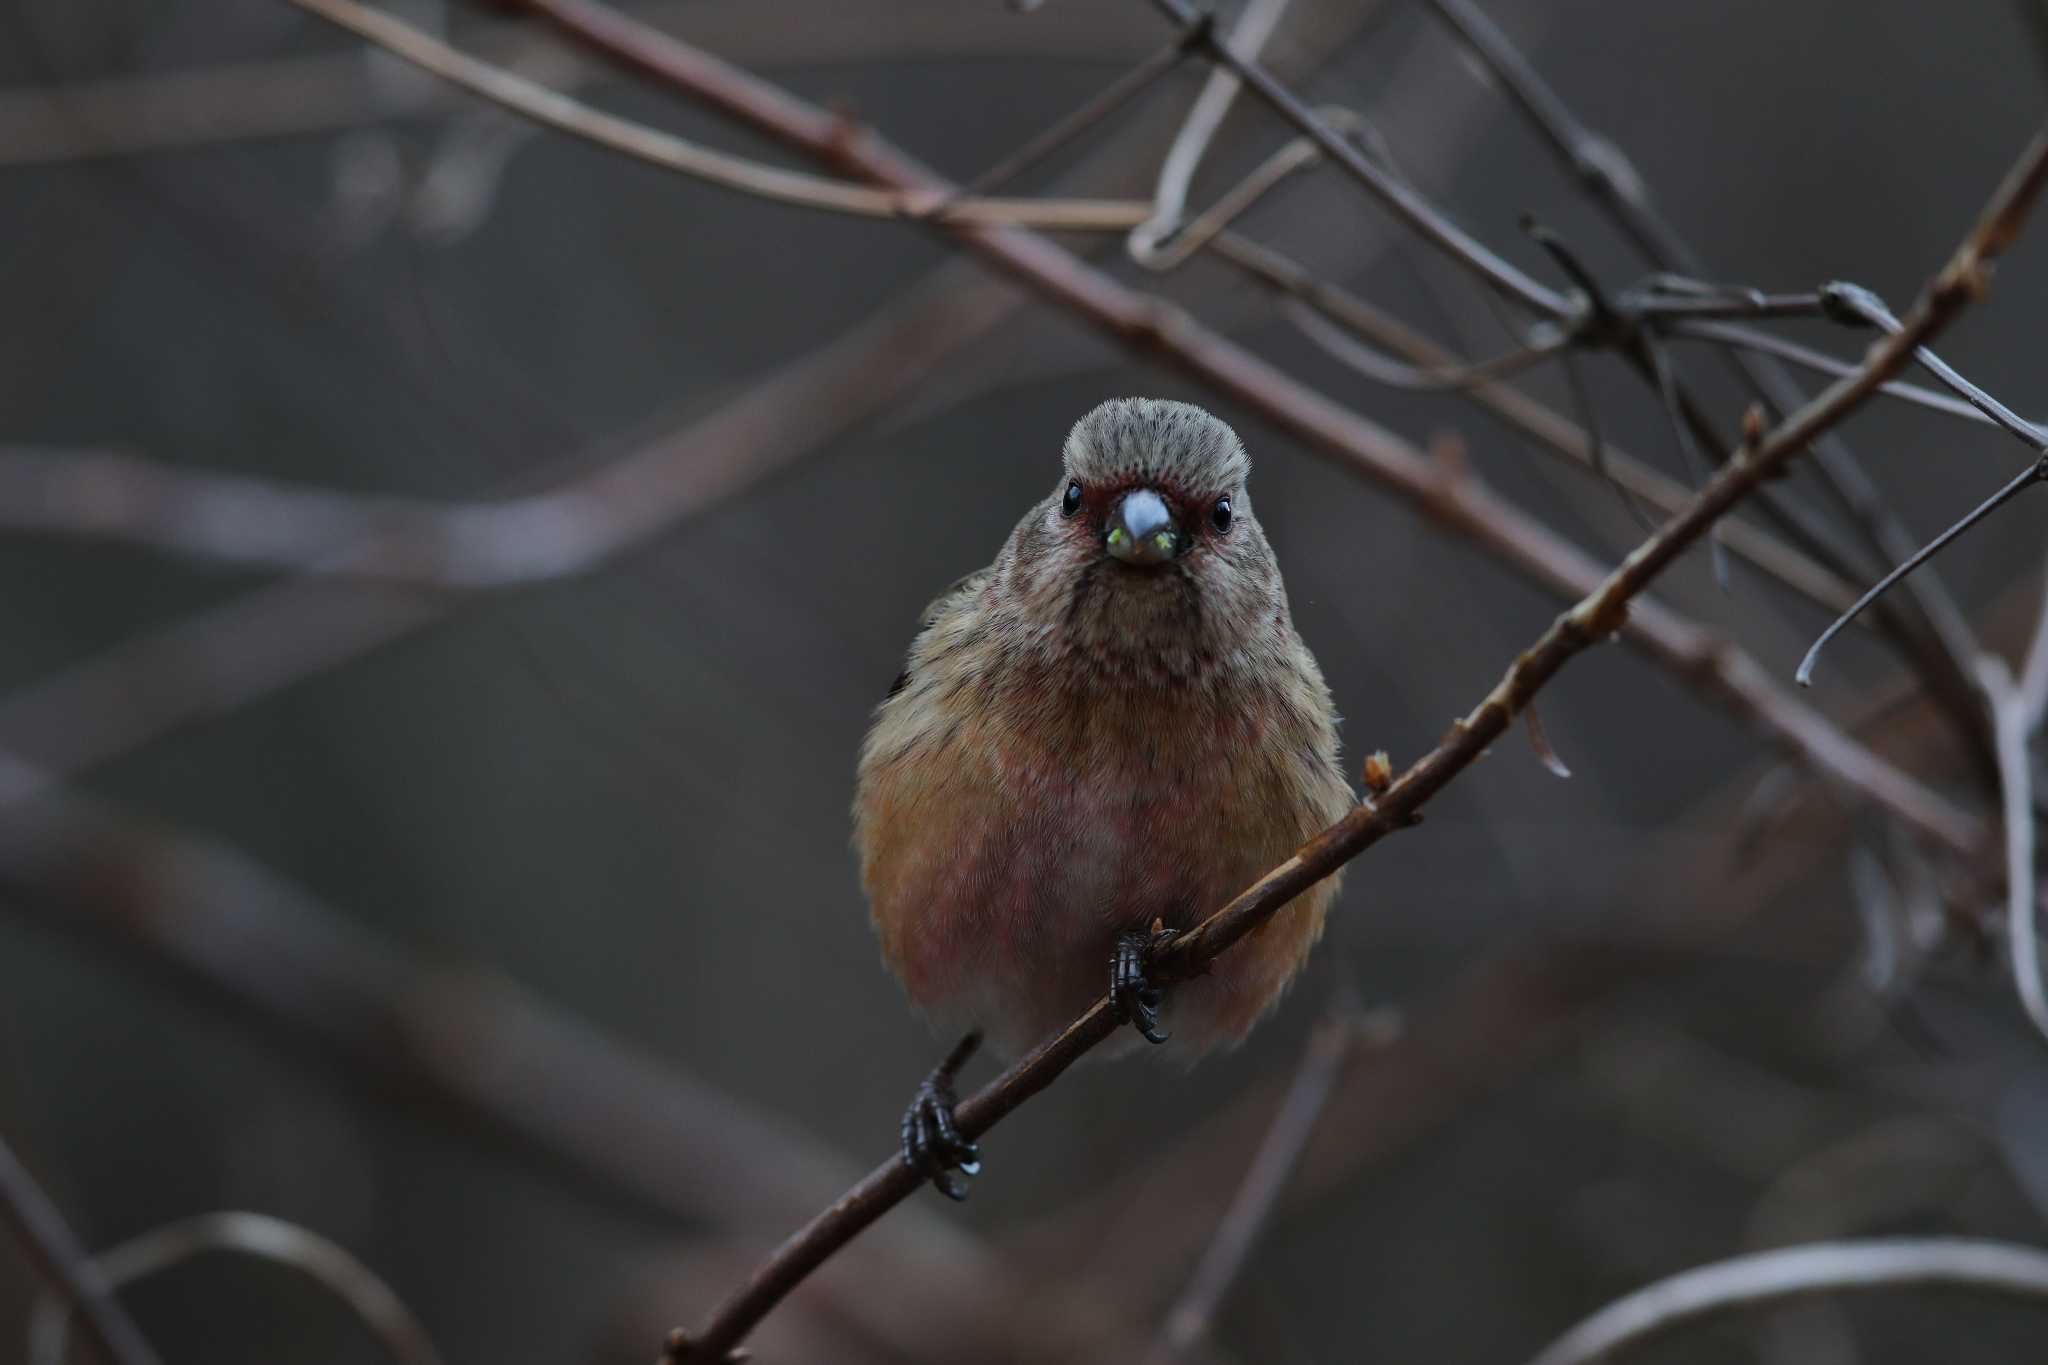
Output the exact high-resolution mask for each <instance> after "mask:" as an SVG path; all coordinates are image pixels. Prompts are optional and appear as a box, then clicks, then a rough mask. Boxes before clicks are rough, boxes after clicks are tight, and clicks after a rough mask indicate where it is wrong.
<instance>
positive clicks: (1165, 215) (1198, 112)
mask: <svg viewBox="0 0 2048 1365" xmlns="http://www.w3.org/2000/svg"><path fill="white" fill-rule="evenodd" d="M1288 3H1289V0H1252V3H1250V4H1248V5H1246V6H1245V8H1244V11H1243V12H1242V13H1241V14H1239V15H1238V18H1237V23H1236V24H1235V25H1234V26H1232V28H1231V31H1230V37H1229V39H1228V40H1227V41H1229V43H1230V44H1231V45H1232V46H1233V47H1235V48H1237V49H1239V50H1241V51H1243V52H1244V54H1245V55H1246V56H1247V57H1256V56H1257V55H1258V52H1259V49H1260V48H1262V47H1264V46H1265V43H1266V39H1268V38H1270V37H1271V36H1272V35H1273V29H1274V28H1275V27H1276V26H1277V25H1278V24H1279V22H1280V16H1281V14H1282V13H1283V12H1285V10H1286V9H1287V6H1288ZM1215 22H1216V20H1215V16H1214V15H1208V16H1205V17H1204V18H1203V20H1202V22H1201V23H1199V24H1197V25H1196V26H1194V27H1192V28H1188V29H1184V30H1183V31H1182V32H1181V33H1180V34H1179V36H1178V37H1177V38H1176V39H1175V41H1174V45H1175V47H1176V48H1179V49H1180V50H1183V51H1186V50H1189V49H1191V48H1194V47H1199V46H1200V45H1201V44H1202V43H1203V42H1205V41H1206V40H1207V39H1208V38H1209V37H1210V36H1211V35H1212V33H1213V32H1214V27H1215ZM1241 85H1242V82H1240V81H1239V80H1238V79H1237V78H1236V77H1235V76H1234V75H1232V74H1231V73H1230V72H1228V71H1225V70H1223V69H1221V68H1212V69H1211V70H1210V72H1209V79H1208V80H1206V81H1204V82H1203V83H1202V91H1201V93H1200V94H1199V95H1197V96H1195V102H1194V103H1193V104H1191V105H1189V106H1188V113H1187V117H1186V118H1185V119H1183V120H1181V125H1180V131H1179V132H1177V133H1175V134H1174V137H1173V142H1172V144H1171V145H1170V146H1168V147H1167V149H1166V155H1165V156H1164V157H1163V158H1161V160H1160V163H1159V178H1158V181H1157V183H1156V184H1155V186H1154V188H1153V191H1152V212H1151V213H1150V214H1149V215H1148V216H1147V217H1146V219H1145V221H1144V222H1142V223H1140V224H1138V225H1137V226H1136V227H1134V228H1132V229H1131V232H1130V236H1129V237H1128V238H1126V239H1125V246H1126V249H1127V250H1129V252H1130V254H1131V258H1132V259H1133V260H1135V261H1137V262H1138V263H1139V264H1140V265H1144V266H1150V267H1152V268H1154V269H1158V268H1162V267H1165V266H1168V265H1171V264H1178V263H1179V262H1178V259H1175V260H1172V261H1168V260H1164V259H1162V251H1163V249H1164V247H1165V244H1166V243H1167V242H1169V241H1170V240H1171V239H1172V238H1173V236H1174V234H1176V233H1178V232H1179V231H1180V230H1181V226H1182V223H1183V222H1184V220H1185V218H1186V215H1187V207H1188V190H1189V188H1190V187H1191V186H1192V185H1193V184H1194V179H1195V171H1196V170H1197V169H1198V168H1199V167H1200V166H1201V164H1202V158H1203V157H1204V156H1205V155H1207V154H1208V151H1209V143H1210V142H1211V141H1212V140H1213V139H1214V138H1215V136H1216V131H1217V130H1218V129H1219V128H1221V127H1222V126H1223V120H1224V119H1226V118H1227V117H1229V115H1230V106H1231V105H1232V104H1233V103H1235V102H1236V100H1237V92H1238V89H1239V88H1240V86H1241ZM1175 255H1176V257H1180V258H1184V256H1185V253H1184V252H1180V253H1175Z"/></svg>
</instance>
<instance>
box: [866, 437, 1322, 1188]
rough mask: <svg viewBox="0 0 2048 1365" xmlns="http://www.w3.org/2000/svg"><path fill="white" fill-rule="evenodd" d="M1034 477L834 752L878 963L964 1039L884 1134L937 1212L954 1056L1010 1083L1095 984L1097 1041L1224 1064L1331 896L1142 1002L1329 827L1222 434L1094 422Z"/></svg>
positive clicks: (1289, 645) (1287, 632) (1315, 931)
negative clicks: (996, 1053) (1268, 877)
mask: <svg viewBox="0 0 2048 1365" xmlns="http://www.w3.org/2000/svg"><path fill="white" fill-rule="evenodd" d="M1062 465H1063V467H1062V469H1061V473H1060V481H1059V484H1058V485H1057V486H1056V487H1055V488H1054V489H1053V491H1052V493H1051V494H1050V495H1049V496H1048V497H1047V498H1046V499H1045V500H1044V501H1043V502H1040V503H1038V504H1037V505H1036V506H1034V507H1032V508H1031V510H1030V511H1028V512H1026V513H1025V514H1024V519H1023V520H1022V521H1020V522H1018V523H1017V529H1016V530H1015V531H1013V532H1012V533H1011V534H1010V538H1009V540H1008V542H1007V543H1006V544H1005V545H1004V546H1003V549H1002V553H1001V554H999V555H998V556H997V557H996V561H995V563H994V564H992V565H990V566H989V567H988V568H986V569H983V570H981V571H980V572H978V573H973V574H969V575H968V576H967V577H965V578H963V579H961V580H960V581H959V582H957V583H955V584H954V585H953V586H952V587H951V588H950V589H948V590H947V591H946V592H945V594H944V595H943V596H941V597H940V598H939V599H938V600H937V601H936V602H934V603H932V605H931V606H930V608H929V609H928V610H927V611H926V613H925V618H924V622H923V625H922V626H921V628H920V629H919V630H918V633H917V637H916V639H915V640H914V641H913V642H912V644H911V647H910V659H909V663H908V665H907V666H906V667H905V669H904V671H903V673H902V674H901V675H900V676H899V677H898V678H897V679H896V682H895V685H894V686H893V687H891V688H890V689H889V695H888V697H887V698H886V699H885V700H884V701H883V702H882V704H881V706H880V707H879V708H878V709H877V710H876V712H875V718H874V723H873V726H872V727H871V728H870V730H869V731H868V736H867V741H866V743H865V744H864V745H863V746H862V749H861V757H860V775H859V783H858V792H857V795H856V797H855V800H854V845H855V848H856V849H857V850H858V852H859V855H860V870H861V881H862V884H863V886H864V887H865V889H866V891H867V897H868V904H869V909H870V912H871V915H872V918H873V922H874V927H875V931H876V933H877V935H878V936H879V937H880V939H881V948H882V956H883V959H884V960H885V961H886V962H887V964H888V966H889V968H890V970H891V971H893V972H894V973H895V974H896V976H897V977H898V978H899V979H900V980H901V981H902V983H903V986H904V989H905V991H906V992H907V994H908V995H909V997H910V1000H911V1003H912V1004H913V1005H915V1006H917V1007H918V1008H919V1009H921V1010H922V1011H924V1012H925V1013H926V1015H927V1016H928V1017H930V1018H931V1019H932V1020H933V1021H934V1022H935V1023H937V1024H939V1025H940V1026H941V1027H946V1028H949V1029H951V1028H964V1029H966V1030H967V1033H966V1035H965V1037H963V1038H962V1040H961V1043H960V1045H959V1046H958V1047H956V1048H955V1049H954V1050H953V1052H952V1053H951V1054H949V1055H948V1056H947V1058H946V1059H945V1060H944V1061H942V1062H941V1063H940V1064H939V1066H938V1067H937V1068H935V1069H934V1070H933V1072H932V1074H931V1075H930V1076H929V1077H927V1078H926V1080H925V1082H924V1084H923V1085H922V1086H920V1087H919V1089H918V1092H917V1096H916V1098H915V1099H913V1101H912V1102H911V1105H910V1107H909V1109H908V1110H907V1111H906V1112H905V1114H904V1119H903V1126H902V1139H903V1152H904V1157H905V1159H906V1160H907V1161H908V1162H909V1163H910V1164H911V1167H912V1169H914V1170H918V1171H920V1172H921V1173H923V1174H924V1175H926V1176H928V1177H930V1179H931V1180H932V1183H933V1184H934V1185H936V1186H937V1187H938V1189H939V1190H940V1191H942V1192H943V1193H945V1194H947V1195H949V1196H951V1197H952V1198H955V1199H959V1198H964V1197H965V1194H966V1184H965V1180H964V1177H966V1176H971V1175H973V1174H975V1173H976V1172H978V1170H979V1169H980V1168H979V1164H978V1153H977V1152H976V1149H975V1145H974V1144H973V1143H971V1142H967V1141H965V1140H964V1139H962V1137H961V1135H960V1134H959V1132H958V1130H957V1129H956V1128H955V1126H954V1122H953V1113H952V1111H953V1104H954V1098H955V1096H954V1077H955V1073H956V1072H957V1071H958V1069H959V1068H960V1066H962V1065H963V1064H964V1063H965V1061H966V1060H967V1057H968V1056H969V1055H970V1054H971V1053H972V1052H973V1051H974V1049H975V1047H976V1046H977V1045H978V1044H979V1042H980V1040H981V1038H982V1037H983V1036H984V1035H986V1036H987V1037H988V1038H989V1039H990V1040H991V1042H992V1043H993V1045H994V1046H995V1047H996V1048H997V1049H998V1050H1000V1051H1002V1052H1003V1053H1005V1054H1007V1055H1010V1056H1015V1055H1018V1054H1020V1053H1021V1052H1022V1051H1024V1050H1025V1049H1027V1048H1029V1047H1031V1046H1032V1045H1033V1044H1035V1043H1037V1042H1039V1041H1040V1040H1042V1039H1043V1038H1045V1037H1046V1036H1048V1035H1049V1034H1051V1033H1052V1032H1054V1031H1055V1030H1057V1029H1059V1028H1060V1027H1062V1026H1064V1025H1065V1024H1067V1023H1068V1022H1070V1021H1071V1020H1072V1019H1073V1018H1074V1017H1075V1016H1076V1015H1078V1014H1080V1013H1081V1012H1082V1011H1083V1010H1085V1009H1086V1008H1087V1007H1088V1006H1089V1005H1090V1004H1092V1003H1093V1002H1094V1001H1095V1000H1096V999H1097V998H1098V997H1099V996H1101V995H1102V994H1103V991H1104V986H1105V980H1106V982H1107V986H1108V990H1109V996H1110V1002H1111V1004H1112V1006H1113V1007H1114V1008H1115V1010H1116V1011H1117V1014H1118V1017H1119V1019H1120V1020H1123V1021H1126V1022H1130V1023H1132V1024H1134V1025H1135V1031H1136V1033H1137V1034H1139V1035H1142V1036H1143V1037H1144V1038H1146V1039H1147V1040H1149V1041H1151V1042H1154V1043H1163V1042H1166V1041H1167V1039H1168V1037H1169V1034H1168V1032H1167V1031H1166V1029H1165V1027H1164V1026H1163V1024H1164V1023H1170V1024H1171V1025H1172V1033H1171V1035H1170V1036H1171V1037H1172V1038H1173V1050H1174V1051H1177V1052H1180V1053H1181V1054H1182V1055H1184V1056H1187V1057H1190V1058H1192V1057H1194V1056H1197V1055H1199V1054H1200V1053H1202V1052H1204V1051H1207V1050H1208V1049H1210V1048H1212V1047H1214V1046H1215V1045H1217V1044H1219V1043H1227V1042H1235V1041H1236V1040H1238V1039H1240V1038H1242V1037H1243V1036H1244V1035H1245V1033H1246V1032H1247V1031H1248V1030H1249V1029H1250V1028H1251V1026H1252V1025H1253V1024H1254V1023H1255V1022H1257V1020H1258V1019H1259V1017H1260V1016H1261V1015H1263V1014H1264V1013H1265V1012H1266V1011H1267V1010H1268V1009H1269V1008H1270V1007H1271V1006H1272V1005H1273V1003H1274V1001H1276V1000H1277V999H1278V998H1279V996H1280V994H1281V992H1282V991H1283V990H1284V989H1285V988H1286V986H1287V984H1288V982H1289V981H1290V980H1291V979H1292V978H1293V977H1294V975H1295V973H1296V971H1297V970H1298V969H1299V968H1300V967H1301V965H1302V963H1303V961H1304V960H1305V959H1306V958H1307V956H1308V953H1309V950H1310V949H1311V948H1312V947H1313V946H1314V945H1315V942H1316V940H1317V938H1319V937H1320V936H1321V934H1322V929H1323V919H1324V916H1325V914H1326V912H1327V911H1328V909H1329V906H1330V903H1331V901H1332V900H1333V899H1334V898H1335V896H1336V894H1337V878H1335V877H1332V878H1330V879H1328V880H1326V881H1324V882H1321V883H1319V884H1318V885H1316V886H1315V887H1313V888H1311V889H1310V890H1309V891H1307V892H1305V893H1303V894H1302V895H1301V896H1299V897H1297V898H1296V899H1295V900H1294V901H1292V902H1291V903H1290V904H1288V905H1287V906H1286V907H1284V908H1283V909H1282V910H1281V911H1280V912H1279V913H1278V914H1277V915H1275V916H1274V917H1273V918H1272V919H1271V920H1270V921H1268V922H1267V923H1266V924H1265V925H1264V926H1263V927H1261V928H1259V929H1258V930H1256V931H1254V932H1253V933H1252V934H1250V935H1249V936H1248V937H1246V938H1245V939H1244V940H1243V941H1241V942H1240V943H1238V944H1237V945H1236V946H1235V947H1233V948H1232V949H1231V950H1230V951H1229V952H1227V953H1225V954H1224V955H1223V956H1222V957H1220V958H1219V959H1217V961H1216V962H1215V963H1214V965H1213V966H1212V968H1211V970H1210V972H1209V973H1208V974H1207V975H1206V976H1202V977H1199V978H1196V979H1194V980H1191V981H1188V982H1185V983H1183V984H1181V985H1179V986H1177V987H1176V988H1175V989H1174V992H1173V996H1172V998H1171V999H1170V1000H1167V999H1164V998H1163V996H1162V992H1161V991H1160V990H1158V989H1156V988H1155V987H1154V986H1153V984H1152V983H1151V982H1149V981H1148V980H1147V977H1146V971H1147V964H1148V962H1149V960H1150V958H1151V955H1152V954H1153V953H1155V952H1157V951H1158V950H1159V949H1160V948H1162V947H1163V946H1164V945H1165V944H1166V943H1167V942H1169V941H1171V938H1172V937H1173V935H1174V933H1175V932H1176V931H1178V930H1183V929H1186V928H1188V927H1190V926H1192V925H1193V924H1195V923H1197V922H1199V921H1200V920H1201V919H1202V918H1203V917H1204V916H1206V915H1208V914H1209V913H1210V912H1212V911H1214V910H1216V909H1218V908H1219V907H1221V906H1222V905H1224V904H1225V903H1226V902H1227V901H1229V899H1230V898H1231V897H1232V896H1234V895H1236V894H1237V893H1238V892H1239V891H1241V890H1243V889H1244V888H1245V887H1247V886H1249V885H1250V884H1251V883H1252V882H1253V881H1254V880H1256V879H1257V878H1258V876H1259V875H1260V874H1261V873H1263V872H1265V871H1267V870H1268V869H1269V868H1271V867H1273V866H1274V865H1276V864H1278V863H1280V862H1282V861H1284V860H1285V859H1286V858H1287V856H1288V855H1289V854H1291V853H1292V852H1293V851H1294V850H1295V849H1296V848H1298V847H1299V846H1300V845H1301V844H1302V843H1304V842H1305V841H1307V840H1308V839H1309V838H1310V837H1311V836H1312V835H1314V834H1316V833H1317V832H1318V831H1320V830H1322V829H1324V828H1325V827H1326V826H1328V825H1330V824H1332V823H1333V822H1335V821H1336V820H1337V819H1338V818H1339V817H1340V816H1342V815H1343V814H1344V812H1345V811H1346V810H1348V809H1350V807H1351V805H1352V799H1353V798H1352V794H1351V789H1350V787H1349V785H1348V784H1347V783H1346V781H1345V778H1344V773H1343V769H1342V767H1341V766H1340V764H1339V762H1338V758H1337V725H1336V714H1335V712H1334V710H1333V709H1332V707H1331V703H1330V691H1329V688H1328V687H1327V686H1326V685H1325V684H1324V682H1323V675H1322V672H1321V670H1320V669H1318V668H1317V667H1316V661H1315V658H1314V657H1313V656H1312V655H1311V654H1310V653H1309V651H1308V648H1307V646H1305V645H1304V644H1303V643H1302V641H1301V637H1300V636H1299V635H1297V634H1296V633H1295V630H1294V622H1293V619H1292V617H1291V616H1290V614H1289V612H1288V609H1287V592H1286V589H1285V587H1284V586H1283V585H1282V583H1281V581H1280V569H1279V566H1278V564H1277V563H1275V561H1274V558H1273V550H1272V547H1271V546H1270V545H1269V544H1268V543H1267V541H1266V536H1265V533H1264V532H1263V531H1262V530H1261V529H1260V527H1259V523H1258V519H1257V518H1256V517H1254V516H1253V515H1252V504H1251V498H1250V496H1249V495H1248V494H1247V493H1246V491H1245V478H1246V476H1247V475H1248V474H1249V473H1250V471H1251V460H1250V457H1249V456H1248V455H1246V453H1245V449H1244V445H1243V443H1242V442H1240V441H1239V440H1238V438H1237V434H1236V433H1235V432H1233V431H1232V430H1231V429H1230V428H1229V427H1228V426H1226V425H1225V424H1224V423H1223V422H1221V421H1219V420H1217V419H1216V418H1215V417H1213V416H1211V415H1210V414H1209V413H1207V412H1205V411H1203V410H1202V409H1201V408H1198V407H1195V406H1193V405H1191V404H1187V403H1174V402H1167V401H1163V400H1159V399H1150V398H1121V399H1115V400H1112V401H1110V402H1107V403H1104V404H1102V405H1101V406H1100V407H1098V408H1096V409H1095V410H1094V411H1092V412H1090V413H1089V414H1088V415H1087V416H1085V417H1083V418H1082V419H1081V420H1080V421H1079V422H1077V423H1075V424H1074V427H1073V430H1072V431H1071V432H1070V433H1069V434H1068V436H1067V441H1066V448H1065V451H1064V453H1063V460H1062ZM1105 973H1106V974H1107V975H1106V977H1105ZM1123 1037H1124V1039H1125V1044H1124V1047H1126V1048H1127V1047H1128V1046H1131V1045H1133V1044H1134V1043H1135V1038H1134V1037H1133V1035H1131V1034H1125V1035H1123ZM1117 1050H1124V1049H1123V1048H1119V1049H1117ZM956 1172H957V1173H958V1174H957V1175H956V1174H955V1173H956Z"/></svg>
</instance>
